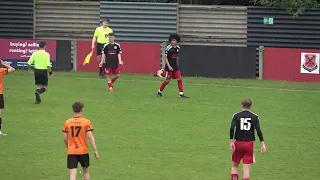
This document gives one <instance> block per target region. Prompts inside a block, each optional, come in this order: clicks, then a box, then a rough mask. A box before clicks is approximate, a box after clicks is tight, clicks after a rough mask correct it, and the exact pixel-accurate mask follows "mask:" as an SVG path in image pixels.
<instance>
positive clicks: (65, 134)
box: [62, 122, 68, 147]
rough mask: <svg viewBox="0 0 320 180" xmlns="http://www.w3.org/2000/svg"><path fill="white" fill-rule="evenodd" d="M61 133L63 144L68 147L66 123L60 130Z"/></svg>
mask: <svg viewBox="0 0 320 180" xmlns="http://www.w3.org/2000/svg"><path fill="white" fill-rule="evenodd" d="M62 132H64V133H63V142H64V144H65V145H66V147H68V124H67V122H65V123H64V126H63V128H62Z"/></svg>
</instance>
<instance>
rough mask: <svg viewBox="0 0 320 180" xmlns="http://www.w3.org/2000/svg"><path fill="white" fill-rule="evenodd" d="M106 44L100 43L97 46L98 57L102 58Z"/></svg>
mask: <svg viewBox="0 0 320 180" xmlns="http://www.w3.org/2000/svg"><path fill="white" fill-rule="evenodd" d="M104 45H105V44H101V43H98V44H97V56H101V55H102V50H103V46H104Z"/></svg>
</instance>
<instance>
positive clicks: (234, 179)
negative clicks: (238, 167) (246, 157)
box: [231, 174, 239, 180]
mask: <svg viewBox="0 0 320 180" xmlns="http://www.w3.org/2000/svg"><path fill="white" fill-rule="evenodd" d="M238 177H239V176H238V174H231V180H238Z"/></svg>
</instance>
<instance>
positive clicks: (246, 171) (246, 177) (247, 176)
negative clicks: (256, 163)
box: [242, 163, 251, 180]
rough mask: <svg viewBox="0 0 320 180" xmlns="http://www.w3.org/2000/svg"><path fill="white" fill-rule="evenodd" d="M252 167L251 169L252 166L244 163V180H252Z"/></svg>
mask: <svg viewBox="0 0 320 180" xmlns="http://www.w3.org/2000/svg"><path fill="white" fill-rule="evenodd" d="M250 167H251V164H245V163H243V165H242V168H243V176H242V180H250Z"/></svg>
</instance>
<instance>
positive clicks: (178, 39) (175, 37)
mask: <svg viewBox="0 0 320 180" xmlns="http://www.w3.org/2000/svg"><path fill="white" fill-rule="evenodd" d="M173 39H175V40H176V41H177V42H180V36H179V34H177V33H173V34H170V36H169V42H171V41H172V40H173Z"/></svg>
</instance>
